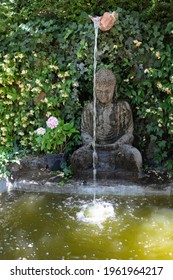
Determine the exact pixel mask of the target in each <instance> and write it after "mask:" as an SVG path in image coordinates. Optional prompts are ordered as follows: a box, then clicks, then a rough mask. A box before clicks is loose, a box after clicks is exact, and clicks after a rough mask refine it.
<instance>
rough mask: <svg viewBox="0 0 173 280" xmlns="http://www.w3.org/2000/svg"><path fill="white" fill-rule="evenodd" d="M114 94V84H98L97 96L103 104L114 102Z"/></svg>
mask: <svg viewBox="0 0 173 280" xmlns="http://www.w3.org/2000/svg"><path fill="white" fill-rule="evenodd" d="M113 96H114V86H113V85H111V86H106V85H101V86H100V85H96V97H97V99H98V100H99V101H100V103H102V104H109V103H111V102H112V100H113Z"/></svg>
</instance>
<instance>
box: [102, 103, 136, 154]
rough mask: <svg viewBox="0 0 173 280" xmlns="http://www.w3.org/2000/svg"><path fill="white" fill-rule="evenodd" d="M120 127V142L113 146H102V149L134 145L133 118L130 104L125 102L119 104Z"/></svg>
mask: <svg viewBox="0 0 173 280" xmlns="http://www.w3.org/2000/svg"><path fill="white" fill-rule="evenodd" d="M118 109H119V110H118V116H117V117H118V125H119V135H118V140H117V141H115V142H114V143H112V144H106V145H101V146H102V147H101V146H100V148H107V149H110V150H112V149H118V148H119V146H121V145H124V144H132V143H133V139H134V136H133V117H132V112H131V108H130V106H129V104H128V103H127V102H125V101H121V102H119V103H118Z"/></svg>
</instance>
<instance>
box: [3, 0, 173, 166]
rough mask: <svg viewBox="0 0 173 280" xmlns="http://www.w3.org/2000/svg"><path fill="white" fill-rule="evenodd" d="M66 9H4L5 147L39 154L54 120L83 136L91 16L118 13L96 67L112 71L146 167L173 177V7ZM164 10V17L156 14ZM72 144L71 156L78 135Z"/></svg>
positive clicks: (27, 5)
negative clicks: (39, 137) (39, 138)
mask: <svg viewBox="0 0 173 280" xmlns="http://www.w3.org/2000/svg"><path fill="white" fill-rule="evenodd" d="M31 2H32V3H31ZM69 2H70V1H66V0H63V1H55V0H51V1H50V0H49V1H48V0H44V1H43V0H42V1H39V3H38V1H35V0H34V1H22V3H21V1H18V0H13V1H10V0H8V1H5V2H3V4H0V5H1V8H2V9H1V12H0V13H1V15H2V16H1V23H2V24H1V25H0V33H1V37H0V42H1V44H0V137H1V142H0V147H1V148H3V149H7V150H15V151H16V150H20V149H21V148H22V149H29V150H30V151H33V152H36V150H37V151H38V149H37V147H36V146H35V142H34V137H35V134H34V133H35V130H36V129H37V128H38V127H41V126H44V123H45V121H46V119H47V118H48V117H49V116H51V115H52V116H55V117H57V118H60V119H62V120H64V122H65V123H71V122H73V123H74V125H75V128H76V129H77V130H79V129H80V115H81V109H82V107H83V105H84V102H85V101H86V100H88V99H92V79H93V49H94V28H93V24H92V22H91V21H90V20H89V18H88V15H87V14H98V15H101V14H102V12H104V11H105V10H111V11H114V10H115V11H116V12H118V14H119V20H118V22H117V24H116V25H115V26H114V27H113V28H112V29H111V30H110V31H108V32H101V31H99V41H98V48H99V50H98V56H97V59H98V67H102V66H104V67H108V68H110V69H112V70H113V71H114V73H115V75H116V77H117V92H116V96H117V98H122V99H127V100H128V101H129V102H130V104H131V106H132V111H133V112H134V122H135V133H136V135H135V136H136V137H135V139H136V142H135V144H136V146H138V148H139V149H140V150H141V151H142V153H143V158H144V160H145V161H146V162H147V163H148V164H153V165H158V164H159V165H160V164H162V165H164V166H165V167H166V168H169V169H172V168H173V158H172V156H173V147H172V141H173V136H172V135H173V109H172V108H173V95H172V93H173V64H172V56H173V45H172V43H171V42H172V37H173V22H171V21H169V20H170V16H171V13H172V6H171V1H170V3H169V1H161V2H160V1H157V0H155V1H154V0H153V1H149V0H148V1H141V2H140V3H139V2H138V1H107V2H105V1H97V2H95V1H74V3H73V5H71V4H69ZM164 3H165V5H166V4H167V5H168V6H169V13H168V14H167V17H163V16H161V14H162V15H163V13H162V12H163V11H161V10H159V7H161V4H162V5H163V4H164ZM169 4H170V5H169ZM118 6H121V7H124V8H126V10H123V9H121V8H118ZM132 10H133V12H132ZM156 10H157V11H160V12H158V13H156V14H155V17H154V18H153V14H154V12H155V11H156ZM83 11H85V12H83ZM127 11H128V12H127ZM138 12H140V13H138ZM14 15H15V17H14ZM157 20H159V21H162V24H161V23H159V22H157ZM153 22H154V23H153ZM70 141H71V152H72V151H73V149H74V148H75V146H76V147H77V146H79V145H80V143H81V140H80V135H79V134H78V136H77V135H75V138H72V139H71V140H70ZM151 147H152V148H151Z"/></svg>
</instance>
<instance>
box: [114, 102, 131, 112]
mask: <svg viewBox="0 0 173 280" xmlns="http://www.w3.org/2000/svg"><path fill="white" fill-rule="evenodd" d="M117 106H118V107H120V108H122V109H123V110H127V111H131V107H130V104H129V103H128V102H127V101H125V100H119V101H118V102H117Z"/></svg>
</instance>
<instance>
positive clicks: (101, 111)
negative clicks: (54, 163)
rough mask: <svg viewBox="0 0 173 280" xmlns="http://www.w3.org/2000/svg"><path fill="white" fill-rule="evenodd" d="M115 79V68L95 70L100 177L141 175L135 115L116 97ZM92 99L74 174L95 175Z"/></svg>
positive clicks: (73, 161)
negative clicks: (135, 140)
mask: <svg viewBox="0 0 173 280" xmlns="http://www.w3.org/2000/svg"><path fill="white" fill-rule="evenodd" d="M115 86H116V79H115V76H114V74H113V72H112V71H110V70H108V69H100V70H99V71H98V72H97V74H96V98H97V102H96V143H95V147H96V152H97V166H96V169H97V177H98V178H99V177H100V178H109V177H110V178H119V177H121V176H122V178H127V179H128V178H131V177H141V176H142V157H141V154H140V152H139V151H138V150H137V149H136V148H135V147H133V146H132V143H133V139H134V136H133V129H134V128H133V118H132V112H131V108H130V105H129V104H128V103H127V102H126V101H116V100H114V90H115ZM93 107H94V106H93V102H91V103H88V104H87V106H86V107H85V108H84V110H83V113H82V120H81V136H82V140H83V144H84V145H83V146H82V147H81V148H79V149H78V150H77V151H75V152H74V153H73V155H72V159H71V166H72V170H73V173H74V176H75V177H79V178H80V176H82V177H85V176H86V177H87V178H89V177H90V178H91V177H92V165H93V114H94V111H93Z"/></svg>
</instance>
